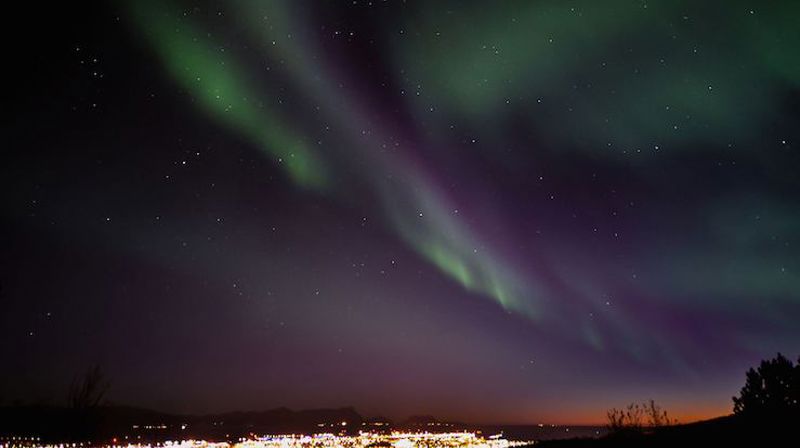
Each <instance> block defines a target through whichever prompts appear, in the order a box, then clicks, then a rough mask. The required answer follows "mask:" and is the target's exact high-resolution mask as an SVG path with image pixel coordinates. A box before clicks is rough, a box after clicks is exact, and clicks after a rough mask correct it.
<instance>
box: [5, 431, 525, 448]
mask: <svg viewBox="0 0 800 448" xmlns="http://www.w3.org/2000/svg"><path fill="white" fill-rule="evenodd" d="M37 442H38V441H36V440H33V439H26V440H24V441H23V440H21V439H20V440H5V441H3V442H0V448H72V447H73V446H75V444H72V443H62V444H47V445H45V444H40V443H37ZM530 443H531V442H523V441H509V440H506V439H504V438H503V437H502V436H501V435H499V434H498V435H494V436H491V437H488V438H484V437H483V436H481V435H478V434H476V433H474V432H449V433H433V432H391V433H371V432H361V433H359V434H358V435H353V436H347V435H335V434H314V435H303V434H288V435H273V436H261V437H255V438H252V439H240V440H239V441H238V442H235V443H228V442H207V441H205V440H182V441H178V442H172V441H168V442H164V443H157V444H142V443H131V444H108V445H99V446H98V448H514V447H519V446H522V445H528V444H530ZM81 445H82V446H84V445H83V444H81Z"/></svg>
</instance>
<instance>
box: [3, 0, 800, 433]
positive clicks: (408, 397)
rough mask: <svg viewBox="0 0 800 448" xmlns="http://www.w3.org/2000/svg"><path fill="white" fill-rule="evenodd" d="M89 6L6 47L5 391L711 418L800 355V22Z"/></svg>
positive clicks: (242, 4) (669, 14) (657, 6)
mask: <svg viewBox="0 0 800 448" xmlns="http://www.w3.org/2000/svg"><path fill="white" fill-rule="evenodd" d="M762 3H763V4H762ZM70 8H77V9H68V8H67V6H64V7H63V10H57V11H53V12H52V13H49V14H48V15H47V17H45V18H43V19H42V18H39V19H37V20H40V23H39V24H38V25H37V30H41V31H37V33H36V35H35V36H32V37H31V38H30V40H29V41H26V42H25V45H24V47H20V48H18V49H16V50H15V53H14V57H15V60H17V61H19V62H18V64H19V65H20V66H24V67H26V70H27V71H26V72H25V73H24V74H23V73H21V74H20V76H19V80H17V82H16V83H15V84H14V87H15V88H14V92H12V93H11V99H10V104H13V107H12V110H13V111H14V112H13V117H12V118H11V119H10V122H9V124H8V125H6V126H4V129H5V130H7V132H6V138H5V140H6V144H5V145H4V151H3V155H4V162H3V163H2V165H0V182H2V187H3V189H2V191H3V193H2V196H1V197H2V201H3V207H2V213H1V214H0V216H2V220H1V221H0V223H2V224H0V225H1V226H2V227H0V229H2V235H3V247H4V248H5V250H4V251H3V252H4V254H3V256H2V257H0V267H2V269H0V285H1V286H2V289H0V303H2V304H3V307H4V311H3V313H1V314H0V340H2V342H0V358H1V359H13V360H15V362H14V365H15V366H16V367H15V368H14V369H12V370H7V369H0V370H3V372H2V373H0V400H7V401H11V400H14V399H18V398H19V399H26V400H33V401H36V400H40V401H41V400H45V401H46V400H52V399H54V398H53V397H56V399H57V398H58V397H60V396H61V395H60V394H62V392H61V391H63V390H65V387H66V386H65V385H66V384H68V383H69V381H70V379H71V378H72V377H73V375H74V374H75V372H78V371H81V370H82V369H84V368H85V366H86V365H89V364H91V363H100V364H102V365H103V366H104V368H105V369H106V370H107V371H108V373H109V376H110V378H111V379H112V384H113V388H112V389H111V392H110V393H111V395H112V398H113V399H114V400H115V401H118V402H124V403H130V404H134V405H137V406H144V407H152V408H159V409H165V410H170V411H181V412H195V413H202V412H216V411H222V410H230V409H257V408H267V407H277V406H288V407H292V408H310V407H326V406H343V405H353V406H355V407H356V408H358V409H359V410H362V411H363V412H364V413H366V414H372V415H387V416H389V417H393V418H397V417H404V416H407V415H409V414H414V413H423V414H434V415H437V416H441V417H443V418H452V419H462V420H468V421H480V422H514V423H534V422H540V421H555V422H571V423H575V422H581V423H586V422H598V421H602V419H603V418H604V412H605V410H606V409H607V408H610V407H614V406H617V407H619V406H621V405H623V404H625V403H627V402H630V401H641V400H643V399H649V398H654V399H656V400H658V401H659V402H660V403H662V404H663V405H665V406H666V407H667V408H669V409H670V410H671V413H672V414H673V415H676V416H678V417H679V418H682V419H685V420H689V419H693V418H700V417H709V416H714V415H720V414H723V413H726V412H729V411H730V409H731V406H732V405H731V401H730V397H731V395H732V394H734V393H735V392H736V391H737V390H738V387H739V386H740V384H741V382H742V380H743V373H744V371H745V370H746V369H747V368H748V367H749V366H751V365H753V364H755V363H756V362H757V361H758V360H759V359H762V358H765V357H770V356H772V355H774V353H775V352H778V351H782V352H784V353H788V354H790V355H792V356H795V354H796V353H798V347H800V325H798V324H797V321H798V318H800V252H799V251H798V244H800V240H798V234H797V230H798V229H800V203H799V202H798V198H800V196H799V195H798V193H800V177H798V175H797V173H798V171H799V170H800V146H798V142H800V139H798V137H800V135H798V131H797V129H800V95H798V94H799V93H800V57H798V55H797V50H796V49H797V48H800V30H798V28H797V27H796V26H795V22H796V20H795V17H797V16H798V14H800V4H798V3H796V2H788V1H786V2H758V3H755V2H754V3H750V2H739V1H732V2H731V1H728V2H721V1H714V2H690V1H669V2H668V1H658V2H655V1H653V2H651V1H609V2H594V1H588V0H587V1H569V2H564V1H539V2H533V1H530V2H528V1H510V2H473V1H468V2H462V1H437V2H422V1H420V2H416V1H408V2H404V1H391V0H389V1H378V0H373V1H365V0H358V1H352V2H312V1H288V0H287V1H249V0H236V1H230V2H192V1H183V0H168V1H155V0H146V1H132V0H131V1H129V0H116V1H111V2H101V3H97V4H86V5H81V6H74V5H73V6H72V7H70ZM39 14H41V12H38V11H32V10H21V11H19V12H18V15H19V17H20V18H22V19H25V20H27V19H31V18H32V17H36V16H38V15H39ZM53 366H58V368H53Z"/></svg>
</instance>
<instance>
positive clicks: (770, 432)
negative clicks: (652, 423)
mask: <svg viewBox="0 0 800 448" xmlns="http://www.w3.org/2000/svg"><path fill="white" fill-rule="evenodd" d="M798 425H800V420H796V421H793V419H788V418H786V419H764V418H761V419H753V418H747V417H744V416H739V415H731V416H727V417H719V418H716V419H713V420H706V421H702V422H697V423H690V424H685V425H674V426H667V427H663V428H657V429H653V430H643V431H632V430H629V431H620V432H617V433H611V434H608V435H606V436H604V437H600V438H596V439H564V440H548V441H543V442H541V443H537V444H536V446H537V447H541V448H612V447H613V448H626V447H630V448H634V447H637V448H638V447H642V448H649V447H658V448H661V447H665V448H666V447H670V448H676V447H683V446H692V447H695V446H697V447H706V446H708V447H725V446H737V447H738V446H741V447H783V446H786V447H789V446H791V447H794V446H798V443H800V442H799V441H798V435H797V434H798V433H797V429H798V428H797V427H798Z"/></svg>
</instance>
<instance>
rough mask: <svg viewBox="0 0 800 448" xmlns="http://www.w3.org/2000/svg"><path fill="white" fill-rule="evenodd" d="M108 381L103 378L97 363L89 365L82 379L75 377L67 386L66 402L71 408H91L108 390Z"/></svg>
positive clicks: (98, 402)
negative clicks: (68, 386)
mask: <svg viewBox="0 0 800 448" xmlns="http://www.w3.org/2000/svg"><path fill="white" fill-rule="evenodd" d="M108 386H109V382H108V381H107V380H106V379H105V375H104V374H103V371H102V370H101V369H100V366H99V365H96V366H93V367H91V368H90V369H89V370H88V371H87V372H86V373H85V374H84V375H83V378H82V379H78V378H75V379H74V380H73V381H72V385H70V388H69V395H68V397H67V402H68V403H69V407H71V408H72V409H91V408H94V407H97V406H98V405H99V404H100V402H101V401H102V400H103V397H104V396H105V394H106V391H107V390H108Z"/></svg>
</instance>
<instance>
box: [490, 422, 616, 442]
mask: <svg viewBox="0 0 800 448" xmlns="http://www.w3.org/2000/svg"><path fill="white" fill-rule="evenodd" d="M476 429H479V430H481V431H482V432H483V435H484V437H489V436H490V435H492V434H500V433H502V434H503V437H504V438H505V439H508V440H554V439H571V438H575V437H592V438H595V437H600V436H602V435H605V434H606V432H607V429H606V428H605V427H603V426H550V425H545V426H537V425H505V426H481V427H479V428H476Z"/></svg>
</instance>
